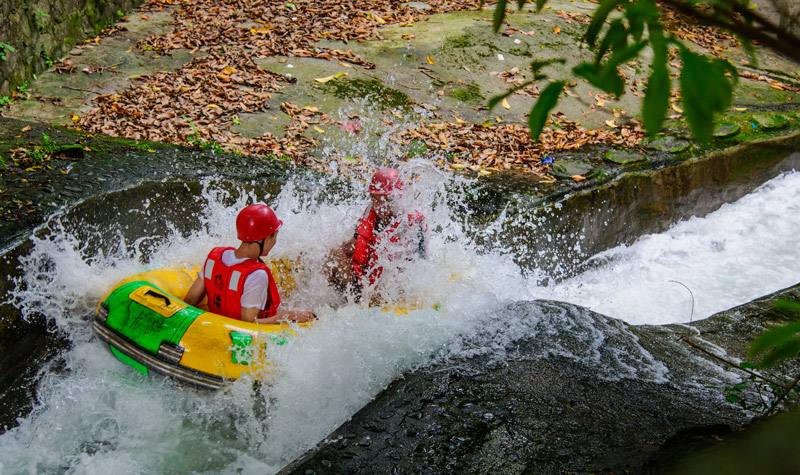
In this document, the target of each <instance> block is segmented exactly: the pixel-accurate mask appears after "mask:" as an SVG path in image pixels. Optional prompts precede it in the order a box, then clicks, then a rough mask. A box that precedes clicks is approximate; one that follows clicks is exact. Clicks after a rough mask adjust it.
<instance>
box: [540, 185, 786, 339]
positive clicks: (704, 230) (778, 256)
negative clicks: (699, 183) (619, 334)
mask: <svg viewBox="0 0 800 475" xmlns="http://www.w3.org/2000/svg"><path fill="white" fill-rule="evenodd" d="M798 233H800V173H797V172H793V173H788V174H785V175H782V176H780V177H777V178H775V179H773V180H771V181H769V182H768V183H766V184H764V185H763V186H762V187H760V188H759V189H758V190H757V191H756V192H754V193H752V194H750V195H748V196H745V197H743V198H742V199H740V200H739V201H737V202H735V203H731V204H726V205H723V206H722V207H721V208H720V209H719V210H717V211H716V212H714V213H712V214H710V215H709V216H706V217H705V218H697V217H693V218H690V219H689V220H687V221H683V222H681V223H678V224H677V225H675V226H673V227H672V228H671V229H670V230H669V231H667V232H665V233H661V234H653V235H647V236H643V237H642V238H640V239H639V240H638V241H637V242H636V243H634V244H633V245H631V246H629V247H628V246H620V247H617V248H614V249H611V250H608V251H606V252H603V253H601V254H599V255H597V256H595V257H594V259H597V260H598V261H601V262H606V263H605V264H603V265H601V266H600V267H598V268H596V269H594V270H591V271H589V272H585V273H583V274H581V275H580V276H578V277H575V278H573V279H570V280H569V281H567V282H563V283H562V284H561V285H559V286H557V287H556V288H555V289H553V294H552V295H551V297H552V298H555V299H559V300H566V301H569V302H573V303H578V304H580V305H584V306H587V307H589V308H591V309H592V310H595V311H597V312H599V313H602V314H605V315H610V316H613V317H617V318H621V319H623V320H625V321H627V322H629V323H634V324H640V323H649V324H661V323H671V322H688V321H689V320H690V318H691V317H692V294H693V295H694V312H693V317H694V320H697V319H700V318H705V317H708V316H710V315H712V314H714V313H716V312H719V311H722V310H725V309H728V308H730V307H733V306H736V305H739V304H742V303H745V302H749V301H750V300H752V299H754V298H757V297H760V296H762V295H766V294H769V293H771V292H774V291H776V290H779V289H782V288H785V287H789V286H791V285H795V284H797V283H798V282H800V240H798V235H800V234H798ZM681 284H682V285H681ZM684 286H685V287H684ZM686 287H688V289H690V290H687V288H686ZM690 291H691V293H690Z"/></svg>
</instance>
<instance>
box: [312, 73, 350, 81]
mask: <svg viewBox="0 0 800 475" xmlns="http://www.w3.org/2000/svg"><path fill="white" fill-rule="evenodd" d="M344 76H347V72H345V71H341V72H338V73H336V74H331V75H330V76H325V77H324V78H314V80H315V81H317V82H319V83H322V84H325V83H326V82H329V81H333V80H334V79H339V78H341V77H344Z"/></svg>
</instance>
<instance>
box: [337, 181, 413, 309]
mask: <svg viewBox="0 0 800 475" xmlns="http://www.w3.org/2000/svg"><path fill="white" fill-rule="evenodd" d="M404 189H405V183H404V182H403V180H402V178H401V177H400V172H399V171H398V170H397V169H394V168H381V169H379V170H377V171H376V172H375V173H374V174H373V175H372V179H371V180H370V184H369V188H368V192H369V194H370V197H371V204H370V206H369V207H368V208H367V210H366V211H365V212H364V214H363V216H362V217H361V218H360V219H359V222H358V225H357V226H356V232H355V236H354V237H353V238H352V239H350V240H348V241H347V242H345V243H344V244H343V245H342V246H341V247H340V248H339V249H336V250H334V251H333V252H332V253H331V254H330V255H329V263H330V264H329V268H328V280H329V282H330V283H331V284H332V285H334V286H335V287H336V288H338V289H340V290H342V291H345V290H347V289H351V290H355V291H356V294H360V292H361V290H362V289H363V288H364V286H366V285H375V284H376V282H377V281H378V279H380V277H381V274H382V272H383V267H382V266H381V265H379V264H378V254H379V252H380V251H381V250H383V251H385V250H387V248H392V247H395V248H402V249H401V252H400V254H405V258H406V259H408V258H411V257H414V256H416V257H423V258H424V257H425V256H426V252H427V251H426V234H427V225H426V222H425V217H424V216H423V215H422V214H421V213H419V212H417V211H414V212H411V213H403V212H401V211H400V210H399V209H398V198H399V197H400V196H401V195H402V193H403V191H404ZM393 254H394V253H393ZM412 255H413V256H412Z"/></svg>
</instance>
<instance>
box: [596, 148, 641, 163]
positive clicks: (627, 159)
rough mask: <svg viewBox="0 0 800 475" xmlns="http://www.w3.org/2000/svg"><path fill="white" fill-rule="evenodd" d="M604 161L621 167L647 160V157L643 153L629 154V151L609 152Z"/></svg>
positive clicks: (605, 154)
mask: <svg viewBox="0 0 800 475" xmlns="http://www.w3.org/2000/svg"><path fill="white" fill-rule="evenodd" d="M603 160H606V161H609V162H612V163H618V164H620V165H627V164H629V163H635V162H641V161H643V160H647V157H646V156H644V155H643V154H641V153H638V152H629V151H627V150H608V151H606V153H604V154H603Z"/></svg>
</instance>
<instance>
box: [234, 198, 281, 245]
mask: <svg viewBox="0 0 800 475" xmlns="http://www.w3.org/2000/svg"><path fill="white" fill-rule="evenodd" d="M282 224H283V221H281V220H280V219H278V216H277V215H276V214H275V212H274V211H272V208H270V207H269V206H267V205H265V204H264V203H256V204H252V205H250V206H246V207H245V208H244V209H242V210H241V211H239V215H238V216H236V233H237V235H238V237H239V240H240V241H244V242H256V241H262V240H264V239H266V238H268V237H270V236H272V234H273V233H274V232H275V231H277V230H278V228H280V227H281V225H282Z"/></svg>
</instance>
